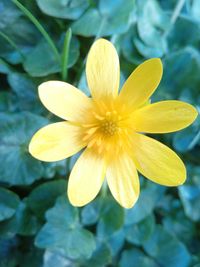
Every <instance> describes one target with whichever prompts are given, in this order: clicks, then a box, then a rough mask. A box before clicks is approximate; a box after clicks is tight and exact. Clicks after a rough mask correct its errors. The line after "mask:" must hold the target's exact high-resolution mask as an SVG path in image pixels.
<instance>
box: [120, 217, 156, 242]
mask: <svg viewBox="0 0 200 267" xmlns="http://www.w3.org/2000/svg"><path fill="white" fill-rule="evenodd" d="M154 227H155V219H154V217H153V216H152V215H150V216H148V217H146V218H145V219H144V220H143V221H140V222H139V223H137V224H133V225H130V226H128V227H126V228H125V232H126V239H127V241H129V242H130V243H131V244H134V245H143V244H144V243H145V242H146V241H147V240H148V239H149V238H150V237H151V235H152V233H153V231H154Z"/></svg>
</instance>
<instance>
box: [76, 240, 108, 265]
mask: <svg viewBox="0 0 200 267" xmlns="http://www.w3.org/2000/svg"><path fill="white" fill-rule="evenodd" d="M111 262H112V257H111V252H110V248H109V246H108V245H106V244H104V243H100V244H98V245H97V247H96V249H95V251H94V253H93V254H92V256H91V258H90V259H89V260H86V261H84V262H83V263H82V265H81V266H83V267H103V266H108V265H109V264H111Z"/></svg>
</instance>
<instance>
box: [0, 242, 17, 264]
mask: <svg viewBox="0 0 200 267" xmlns="http://www.w3.org/2000/svg"><path fill="white" fill-rule="evenodd" d="M17 246H18V240H17V238H13V239H0V267H5V266H6V267H15V266H17V263H18V261H17V253H16V248H17Z"/></svg>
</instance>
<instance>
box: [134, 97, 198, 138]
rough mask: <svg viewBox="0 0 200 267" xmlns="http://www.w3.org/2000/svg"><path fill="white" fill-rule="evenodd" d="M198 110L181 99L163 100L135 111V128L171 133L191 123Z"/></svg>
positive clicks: (143, 130)
mask: <svg viewBox="0 0 200 267" xmlns="http://www.w3.org/2000/svg"><path fill="white" fill-rule="evenodd" d="M197 115H198V113H197V110H196V109H195V108H194V107H193V106H192V105H190V104H187V103H184V102H181V101H174V100H172V101H161V102H158V103H155V104H151V105H148V106H145V107H143V108H141V109H139V110H136V111H135V112H134V113H133V116H132V121H133V125H134V129H135V130H136V131H138V132H146V133H169V132H175V131H178V130H181V129H183V128H185V127H187V126H188V125H190V124H191V123H192V122H193V121H194V120H195V119H196V117H197Z"/></svg>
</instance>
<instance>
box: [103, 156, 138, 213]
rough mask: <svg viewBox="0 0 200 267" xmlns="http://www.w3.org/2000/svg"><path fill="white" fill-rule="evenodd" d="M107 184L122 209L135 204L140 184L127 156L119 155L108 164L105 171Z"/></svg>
mask: <svg viewBox="0 0 200 267" xmlns="http://www.w3.org/2000/svg"><path fill="white" fill-rule="evenodd" d="M106 177H107V182H108V186H109V188H110V191H111V193H112V195H113V196H114V198H115V199H116V200H117V201H118V202H119V204H120V205H121V206H123V207H124V208H131V207H133V205H134V204H135V203H136V201H137V199H138V197H139V192H140V184H139V178H138V174H137V170H136V167H135V165H134V163H133V160H132V159H131V158H130V156H128V155H125V154H124V155H123V154H122V155H121V156H120V157H118V158H117V159H116V160H113V162H112V163H111V164H110V166H109V167H108V170H107V174H106Z"/></svg>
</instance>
